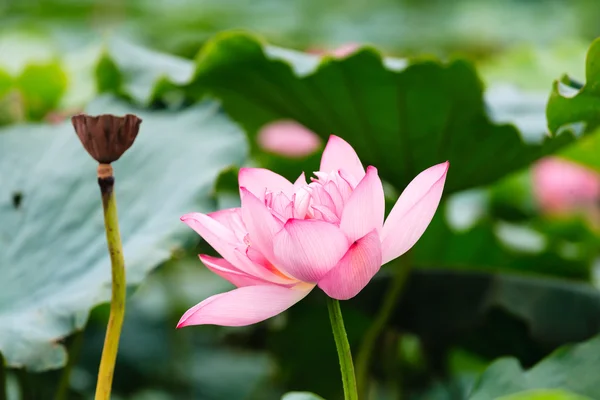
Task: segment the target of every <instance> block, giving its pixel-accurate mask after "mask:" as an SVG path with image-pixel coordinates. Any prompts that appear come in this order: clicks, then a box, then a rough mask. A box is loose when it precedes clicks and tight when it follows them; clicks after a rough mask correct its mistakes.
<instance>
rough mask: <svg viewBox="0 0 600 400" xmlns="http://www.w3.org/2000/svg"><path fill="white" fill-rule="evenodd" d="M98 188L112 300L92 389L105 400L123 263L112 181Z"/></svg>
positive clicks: (121, 311)
mask: <svg viewBox="0 0 600 400" xmlns="http://www.w3.org/2000/svg"><path fill="white" fill-rule="evenodd" d="M98 184H99V185H100V191H101V192H102V205H103V207H104V227H105V229H106V241H107V242H108V251H109V253H110V261H111V264H112V298H111V301H110V317H109V319H108V327H107V329H106V336H105V338H104V348H103V349H102V359H101V360H100V369H99V371H98V384H97V385H96V397H95V399H96V400H109V399H110V392H111V388H112V381H113V375H114V370H115V362H116V360H117V351H118V349H119V338H120V336H121V327H122V326H123V319H124V317H125V294H126V283H125V261H124V259H123V246H122V244H121V235H120V234H119V220H118V217H117V203H116V200H115V193H114V190H113V189H114V178H113V177H112V176H109V177H104V178H99V179H98Z"/></svg>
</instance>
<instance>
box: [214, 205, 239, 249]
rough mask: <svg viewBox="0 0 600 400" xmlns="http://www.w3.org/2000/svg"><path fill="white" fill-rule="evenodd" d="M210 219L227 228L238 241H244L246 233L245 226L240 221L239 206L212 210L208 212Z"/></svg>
mask: <svg viewBox="0 0 600 400" xmlns="http://www.w3.org/2000/svg"><path fill="white" fill-rule="evenodd" d="M208 216H209V217H211V218H212V219H214V220H216V221H218V222H220V223H221V224H222V225H223V226H225V227H227V228H229V230H231V231H232V232H233V233H234V235H235V237H236V238H237V239H238V241H239V242H243V241H244V236H245V235H246V233H247V232H246V227H245V226H244V222H243V221H242V209H241V208H239V207H238V208H227V209H224V210H219V211H214V212H211V213H209V214H208Z"/></svg>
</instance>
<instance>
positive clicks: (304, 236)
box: [274, 219, 350, 282]
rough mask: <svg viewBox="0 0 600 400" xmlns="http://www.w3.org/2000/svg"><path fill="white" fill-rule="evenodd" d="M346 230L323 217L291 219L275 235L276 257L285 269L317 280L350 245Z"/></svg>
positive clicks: (311, 280)
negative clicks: (343, 230)
mask: <svg viewBox="0 0 600 400" xmlns="http://www.w3.org/2000/svg"><path fill="white" fill-rule="evenodd" d="M349 244H350V243H349V242H348V239H347V238H346V236H345V235H344V233H343V232H342V231H341V230H340V229H339V228H338V227H337V226H335V225H333V224H330V223H328V222H324V221H320V220H310V219H306V220H300V219H290V220H289V221H288V222H287V223H286V224H285V226H284V227H283V229H282V230H281V231H280V232H279V233H278V234H277V235H275V239H274V250H275V257H276V258H277V260H278V261H279V264H278V265H281V266H282V268H283V269H285V271H286V272H287V273H289V274H290V275H292V276H293V277H295V278H297V279H300V280H302V281H305V282H317V281H318V280H319V279H321V277H323V275H325V274H326V273H327V272H329V270H330V269H331V268H333V267H334V266H335V265H336V264H337V263H338V261H339V260H340V258H342V256H343V255H344V254H345V253H346V251H347V250H348V246H349Z"/></svg>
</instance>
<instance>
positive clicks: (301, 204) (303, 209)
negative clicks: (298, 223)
mask: <svg viewBox="0 0 600 400" xmlns="http://www.w3.org/2000/svg"><path fill="white" fill-rule="evenodd" d="M293 197H294V218H296V219H304V217H306V213H307V212H308V206H309V205H310V199H311V197H310V193H309V192H308V190H307V189H306V188H301V189H299V190H298V191H297V192H296V193H294V196H293Z"/></svg>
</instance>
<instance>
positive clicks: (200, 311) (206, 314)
mask: <svg viewBox="0 0 600 400" xmlns="http://www.w3.org/2000/svg"><path fill="white" fill-rule="evenodd" d="M312 288H313V286H306V287H302V288H300V289H288V288H284V287H281V286H274V285H264V286H245V287H241V288H238V289H234V290H232V291H229V292H226V293H221V294H217V295H215V296H212V297H209V298H208V299H206V300H204V301H203V302H201V303H199V304H197V305H195V306H194V307H192V308H190V309H189V310H188V311H186V313H185V314H183V316H182V317H181V319H180V320H179V323H178V324H177V327H178V328H183V327H184V326H190V325H204V324H209V325H221V326H245V325H251V324H255V323H257V322H260V321H264V320H265V319H268V318H271V317H274V316H275V315H277V314H279V313H282V312H283V311H285V310H287V309H288V308H290V307H291V306H293V305H294V304H296V303H297V302H298V301H300V300H302V299H303V298H304V297H305V296H306V295H307V294H308V293H309V292H310V291H311V290H312Z"/></svg>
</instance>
